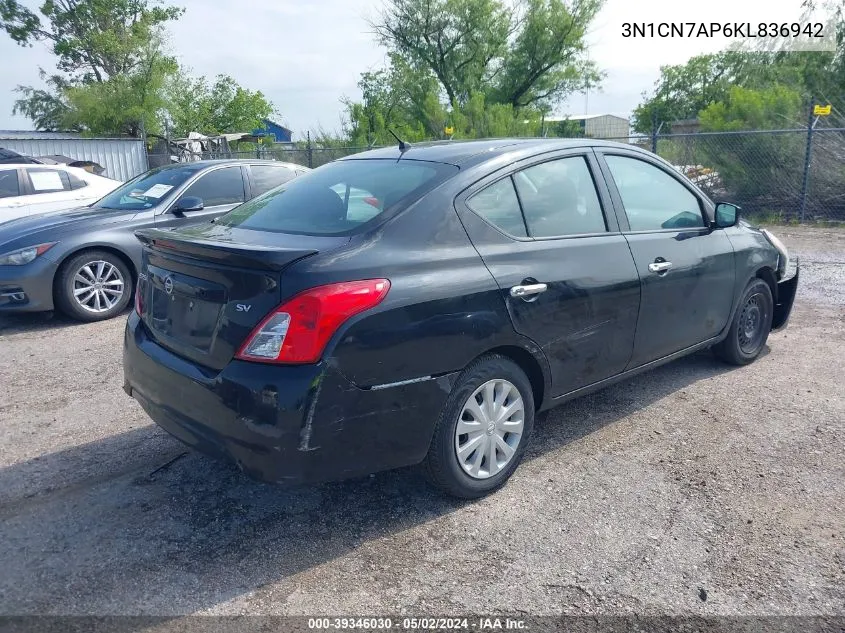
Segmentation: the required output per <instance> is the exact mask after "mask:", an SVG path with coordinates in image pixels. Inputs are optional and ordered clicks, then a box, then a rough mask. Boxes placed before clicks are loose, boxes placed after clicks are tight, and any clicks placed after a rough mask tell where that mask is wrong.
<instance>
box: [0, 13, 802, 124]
mask: <svg viewBox="0 0 845 633" xmlns="http://www.w3.org/2000/svg"><path fill="white" fill-rule="evenodd" d="M23 3H24V4H26V5H27V6H30V7H32V8H35V7H36V6H39V5H40V4H41V2H40V0H38V1H34V0H23ZM171 3H172V4H177V5H179V6H183V7H185V9H186V12H185V15H184V16H183V17H182V18H181V19H180V20H179V21H178V22H176V23H172V24H171V25H170V26H169V31H170V34H171V38H170V44H169V46H170V48H171V49H172V52H173V53H174V54H175V55H176V56H177V57H178V58H179V60H180V62H181V63H182V64H183V65H185V66H187V67H189V68H190V69H191V70H192V71H193V73H194V74H196V75H207V76H209V77H213V76H215V75H217V74H220V73H225V74H229V75H231V76H232V77H234V78H235V80H236V81H238V82H239V83H240V84H241V85H242V86H244V87H246V88H250V89H252V90H261V91H262V92H264V94H265V95H267V96H268V97H269V98H270V100H271V101H272V102H273V104H274V105H275V106H276V109H277V110H278V112H279V113H280V116H279V117H277V119H278V122H279V123H282V124H285V125H287V126H288V127H290V128H291V129H292V130H294V133H295V135H294V138H295V139H296V138H303V137H304V135H305V131H306V130H309V129H310V130H312V131H316V130H318V129H319V128H323V129H325V130H328V131H331V130H338V129H339V128H340V121H341V115H342V110H343V108H342V105H341V103H340V99H341V98H342V97H344V96H346V97H351V98H353V99H355V98H358V97H359V96H360V93H359V91H358V89H357V86H356V84H357V82H358V78H359V75H360V74H361V73H362V72H364V71H367V70H375V69H378V68H379V67H381V66H383V65H384V62H385V54H384V50H383V49H381V48H380V47H379V46H378V45H377V44H376V43H375V40H374V37H373V35H372V33H371V32H370V31H371V29H370V27H369V25H368V19H372V18H374V17H375V16H376V15H377V12H378V10H379V7H380V6H381V0H311V2H309V3H307V4H306V3H305V2H303V1H302V0H299V1H297V0H241V2H237V3H236V2H234V1H233V0H171ZM774 5H776V6H774ZM799 15H800V0H778V1H777V2H772V1H771V0H744V1H743V2H737V0H707V2H696V3H683V2H677V0H606V3H605V6H604V8H603V9H602V11H601V12H600V14H599V15H598V16H597V18H596V20H595V22H594V23H593V25H592V27H591V30H590V33H589V35H588V41H589V43H590V58H591V59H592V60H594V61H595V62H596V63H597V64H598V66H599V67H600V68H601V69H602V70H604V72H605V73H606V77H605V79H604V81H603V84H602V87H601V89H599V90H593V91H591V92H590V93H588V94H578V95H573V96H572V97H571V98H570V99H569V100H568V101H567V102H565V103H562V104H560V105H559V106H558V107H557V109H556V112H555V113H556V114H561V115H565V114H616V115H620V116H625V117H627V116H629V115H630V113H631V111H632V110H633V109H634V107H636V105H637V104H638V103H639V102H640V101H641V100H642V97H641V95H642V93H643V92H650V91H651V90H652V89H653V86H654V83H655V81H656V80H657V79H658V77H659V69H660V66H661V65H664V64H679V63H683V62H685V61H686V60H687V59H689V58H690V57H691V56H693V55H696V54H699V53H703V52H715V51H717V50H719V49H721V48H722V47H724V46H725V45H726V43H727V42H726V41H725V40H724V39H722V38H716V39H707V38H692V39H687V38H684V39H677V38H673V39H666V38H647V39H636V40H635V39H631V38H625V37H623V36H622V25H623V23H625V22H668V21H672V22H706V23H710V22H723V23H724V22H731V23H733V22H751V23H752V24H755V25H756V24H758V23H759V22H771V21H784V20H788V21H792V20H794V19H796V18H798V17H799ZM54 66H55V58H54V57H53V56H52V55H51V53H50V52H49V50H48V49H47V47H46V46H45V45H44V44H35V45H34V46H33V47H31V48H22V47H20V46H18V45H16V44H15V43H14V42H12V41H11V39H9V38H8V36H6V34H5V33H0V129H18V130H24V129H31V127H32V126H31V123H30V122H29V120H28V119H26V118H24V117H21V116H13V115H12V104H13V102H14V100H15V98H16V95H15V93H14V88H15V86H17V85H20V84H24V85H34V86H40V85H41V82H40V81H39V78H38V69H39V67H41V68H44V69H45V70H48V71H52V70H53V68H54Z"/></svg>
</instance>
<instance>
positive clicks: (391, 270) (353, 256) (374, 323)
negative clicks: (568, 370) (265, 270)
mask: <svg viewBox="0 0 845 633" xmlns="http://www.w3.org/2000/svg"><path fill="white" fill-rule="evenodd" d="M452 199H453V193H451V192H450V191H445V192H444V191H434V192H432V193H430V194H429V195H427V196H426V197H424V198H423V199H422V200H421V201H419V202H418V203H417V204H415V205H414V206H412V207H411V208H409V209H407V210H406V211H404V212H402V213H401V214H399V215H398V216H396V217H394V218H392V219H391V220H389V221H388V222H386V223H385V224H384V225H382V226H380V227H378V228H377V229H375V230H373V231H371V232H370V233H369V234H365V235H361V236H358V237H356V238H354V239H353V240H352V241H351V242H350V244H349V245H348V246H346V247H344V248H342V249H340V250H338V251H335V252H333V253H325V254H319V255H315V256H313V257H311V258H309V259H307V260H303V261H302V262H299V263H297V264H295V265H294V266H293V267H292V268H291V269H290V270H289V271H287V272H286V273H285V274H284V275H283V277H282V286H283V287H284V294H285V295H287V294H293V293H294V292H296V291H297V290H298V289H301V288H306V287H310V286H314V285H318V284H325V283H332V282H334V281H347V280H353V279H367V278H378V277H386V278H389V279H390V284H391V286H390V291H389V293H388V295H387V297H386V298H385V300H384V301H383V302H382V303H381V304H380V305H379V306H378V307H377V308H376V309H374V310H372V311H369V312H367V313H365V314H363V315H360V316H358V317H354V318H353V319H351V320H350V321H349V322H348V323H347V324H345V325H344V326H343V327H342V328H341V329H340V331H339V332H338V333H337V334H336V335H335V337H334V338H333V340H332V341H331V342H330V344H329V346H328V347H327V349H326V354H325V356H324V357H325V358H330V359H331V362H332V364H333V365H334V366H336V367H337V368H338V370H339V371H340V372H341V373H342V374H343V375H344V376H346V377H347V378H348V379H349V380H350V381H351V382H352V383H354V384H355V385H356V386H358V387H363V388H369V387H373V386H379V385H383V384H393V383H396V382H402V381H407V380H413V379H417V378H426V377H429V376H439V375H442V374H448V373H450V372H455V371H459V370H461V369H463V368H464V367H466V366H467V365H468V364H469V363H470V362H471V361H472V360H473V359H474V358H476V357H477V356H479V355H481V354H483V353H484V352H486V351H487V350H489V349H491V348H493V347H496V346H499V345H516V346H519V347H521V348H523V349H527V350H528V351H529V352H530V353H532V354H533V355H534V356H535V357H537V358H538V363H540V364H541V367H542V362H544V359H542V353H541V352H540V351H539V350H538V349H536V346H533V345H532V344H531V342H530V341H528V340H527V339H524V338H523V337H520V336H519V335H517V334H516V332H515V331H514V329H513V326H512V324H511V322H510V318H509V317H508V315H507V311H506V309H505V305H504V300H503V298H502V296H501V294H500V291H499V288H498V286H497V284H496V282H495V280H494V279H493V277H492V276H491V275H490V272H489V271H488V270H487V268H486V267H485V266H484V263H483V262H482V260H481V258H480V256H479V255H478V253H477V252H476V250H475V248H474V247H473V246H472V244H471V243H470V241H469V238H468V237H467V235H466V232H465V231H464V229H463V226H462V225H461V224H460V221H459V220H458V217H457V213H456V212H455V210H454V206H453V204H452ZM543 372H544V373H547V370H546V368H545V367H543Z"/></svg>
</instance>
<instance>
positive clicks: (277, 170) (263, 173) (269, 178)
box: [250, 165, 296, 196]
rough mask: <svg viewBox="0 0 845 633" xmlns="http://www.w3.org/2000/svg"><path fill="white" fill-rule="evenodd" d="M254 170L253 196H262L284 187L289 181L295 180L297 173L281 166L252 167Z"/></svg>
mask: <svg viewBox="0 0 845 633" xmlns="http://www.w3.org/2000/svg"><path fill="white" fill-rule="evenodd" d="M250 169H251V170H252V195H253V196H260V195H261V194H262V193H266V192H268V191H270V190H271V189H273V188H274V187H278V186H279V185H283V184H284V183H286V182H287V181H288V180H293V178H294V176H296V172H295V171H293V170H292V169H288V168H287V167H282V166H281V165H279V166H276V165H251V166H250Z"/></svg>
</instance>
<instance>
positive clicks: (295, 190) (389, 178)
mask: <svg viewBox="0 0 845 633" xmlns="http://www.w3.org/2000/svg"><path fill="white" fill-rule="evenodd" d="M457 171H458V168H457V167H455V166H453V165H444V164H441V163H430V162H425V161H415V160H381V159H369V160H342V161H337V162H334V163H329V164H328V165H324V166H322V167H320V168H318V169H315V170H313V171H310V172H307V173H306V174H304V175H302V176H300V177H298V178H295V179H294V180H290V181H289V182H287V183H285V184H284V185H282V186H281V187H279V188H278V189H276V190H274V191H270V192H268V193H267V194H266V195H264V196H261V197H260V198H254V199H253V200H250V201H249V202H247V203H246V204H243V205H241V206H239V207H238V208H237V209H233V210H232V211H231V212H229V213H227V214H226V215H224V216H223V217H221V218H218V220H217V222H218V223H219V224H225V225H228V226H237V227H240V228H243V229H253V230H257V231H277V232H282V233H301V234H306V235H344V234H348V233H352V232H354V231H356V230H358V229H360V228H361V227H363V226H364V225H369V223H371V222H377V221H378V220H379V219H383V218H386V217H387V215H388V214H391V213H393V212H395V211H397V210H399V209H402V208H405V207H407V206H408V205H409V204H412V203H413V202H414V201H416V200H418V199H419V198H420V196H422V195H424V194H425V193H427V192H428V191H431V189H433V188H434V187H436V186H437V185H438V184H440V183H442V182H444V181H445V180H446V179H448V178H449V177H450V176H452V175H453V174H455V173H456V172H457Z"/></svg>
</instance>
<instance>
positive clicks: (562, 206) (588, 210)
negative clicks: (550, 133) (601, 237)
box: [514, 156, 607, 237]
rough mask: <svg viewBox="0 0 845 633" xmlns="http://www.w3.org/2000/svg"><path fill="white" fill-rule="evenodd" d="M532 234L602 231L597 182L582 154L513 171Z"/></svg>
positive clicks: (541, 235)
mask: <svg viewBox="0 0 845 633" xmlns="http://www.w3.org/2000/svg"><path fill="white" fill-rule="evenodd" d="M514 182H515V183H516V188H517V191H518V192H519V199H520V201H521V202H522V209H523V211H524V213H525V222H526V224H528V231H529V233H530V235H531V237H556V236H563V235H584V234H589V233H604V232H605V231H607V226H606V224H605V221H604V214H603V213H602V209H601V204H600V202H599V197H598V193H597V192H596V186H595V183H594V182H593V177H592V175H591V174H590V169H589V167H588V166H587V162H586V160H585V159H584V158H583V157H582V156H573V157H571V158H561V159H558V160H551V161H548V162H546V163H541V164H539V165H534V166H533V167H529V168H527V169H524V170H522V171H520V172H517V173H516V174H515V175H514Z"/></svg>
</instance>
